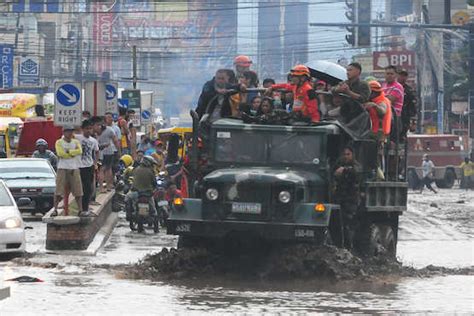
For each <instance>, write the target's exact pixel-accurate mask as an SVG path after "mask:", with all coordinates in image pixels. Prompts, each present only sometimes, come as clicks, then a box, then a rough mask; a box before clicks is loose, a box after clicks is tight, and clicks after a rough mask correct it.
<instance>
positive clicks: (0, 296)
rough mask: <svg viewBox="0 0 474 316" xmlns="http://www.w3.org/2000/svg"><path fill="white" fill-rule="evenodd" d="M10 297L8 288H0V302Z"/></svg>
mask: <svg viewBox="0 0 474 316" xmlns="http://www.w3.org/2000/svg"><path fill="white" fill-rule="evenodd" d="M9 297H10V288H9V287H8V286H0V301H1V300H4V299H6V298H9Z"/></svg>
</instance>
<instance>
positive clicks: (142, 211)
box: [138, 203, 150, 216]
mask: <svg viewBox="0 0 474 316" xmlns="http://www.w3.org/2000/svg"><path fill="white" fill-rule="evenodd" d="M149 210H150V205H148V204H145V203H138V215H141V216H145V215H148V211H149Z"/></svg>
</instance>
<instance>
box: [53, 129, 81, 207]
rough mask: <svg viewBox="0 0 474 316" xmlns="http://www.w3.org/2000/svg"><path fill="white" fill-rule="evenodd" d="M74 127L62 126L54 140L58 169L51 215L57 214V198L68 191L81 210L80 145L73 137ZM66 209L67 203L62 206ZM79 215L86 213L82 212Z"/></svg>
mask: <svg viewBox="0 0 474 316" xmlns="http://www.w3.org/2000/svg"><path fill="white" fill-rule="evenodd" d="M73 132H74V127H73V126H64V127H63V137H62V138H60V139H58V140H57V141H56V145H55V148H56V153H57V154H58V157H59V161H58V171H57V173H56V192H55V193H54V195H55V199H54V211H53V213H52V214H51V216H56V215H58V211H57V209H58V204H59V200H60V199H61V198H62V197H64V196H65V195H66V194H68V192H71V193H72V195H73V196H74V198H75V200H76V202H77V206H78V208H79V210H82V196H83V191H82V182H81V175H80V172H79V167H80V164H81V155H82V147H81V143H80V142H79V140H77V139H75V138H73ZM64 207H65V209H67V205H65V206H64ZM79 215H80V216H83V215H87V214H84V212H82V211H81V212H80V213H79Z"/></svg>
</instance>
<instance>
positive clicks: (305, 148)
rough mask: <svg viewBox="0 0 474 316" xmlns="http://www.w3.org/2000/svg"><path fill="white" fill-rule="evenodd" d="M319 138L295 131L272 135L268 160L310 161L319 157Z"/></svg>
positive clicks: (286, 161)
mask: <svg viewBox="0 0 474 316" xmlns="http://www.w3.org/2000/svg"><path fill="white" fill-rule="evenodd" d="M320 139H321V138H320V137H319V136H317V135H301V134H297V133H291V134H282V135H272V136H271V142H270V155H269V157H270V162H284V163H312V162H313V160H314V159H316V158H318V159H320V155H321V150H320V149H321V144H320Z"/></svg>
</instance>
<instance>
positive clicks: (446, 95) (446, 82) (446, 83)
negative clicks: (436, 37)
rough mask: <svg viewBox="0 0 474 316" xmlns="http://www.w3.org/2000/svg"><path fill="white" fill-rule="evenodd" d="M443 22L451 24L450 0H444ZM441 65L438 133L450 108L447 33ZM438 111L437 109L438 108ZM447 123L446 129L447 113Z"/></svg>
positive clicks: (449, 42) (449, 61)
mask: <svg viewBox="0 0 474 316" xmlns="http://www.w3.org/2000/svg"><path fill="white" fill-rule="evenodd" d="M444 24H451V0H444ZM443 44H444V45H443V48H444V49H443V61H444V63H443V65H442V66H443V67H444V72H443V74H444V78H443V83H444V87H443V91H444V98H443V108H442V116H441V119H442V121H441V122H438V124H441V127H442V130H441V131H438V133H440V134H442V133H444V113H445V112H446V113H449V111H450V110H451V86H452V84H451V73H450V71H451V35H450V34H449V33H447V32H446V33H444V34H443ZM438 111H439V109H438ZM447 119H448V124H447V125H446V127H447V129H448V130H449V115H447Z"/></svg>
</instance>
